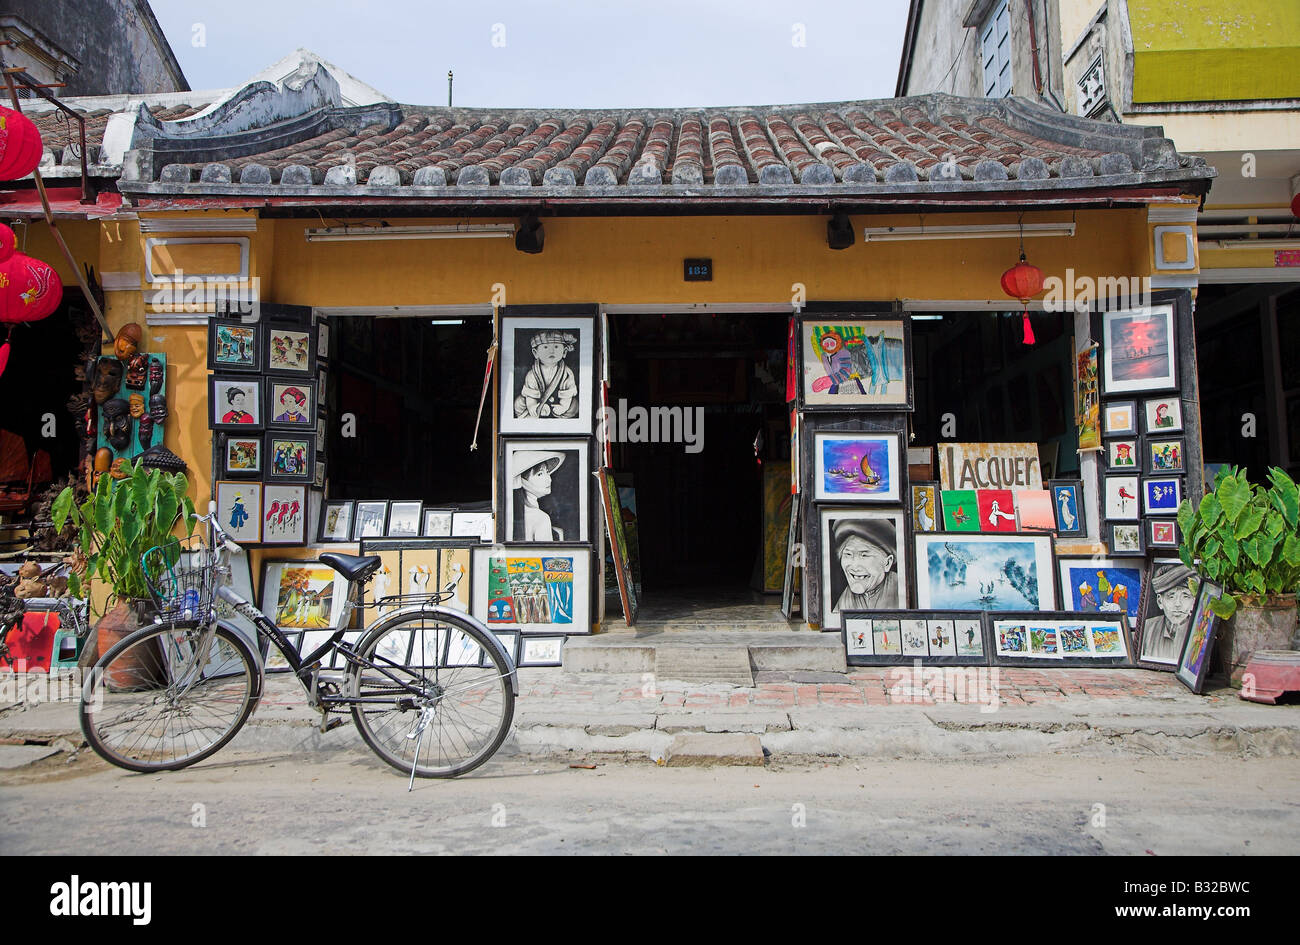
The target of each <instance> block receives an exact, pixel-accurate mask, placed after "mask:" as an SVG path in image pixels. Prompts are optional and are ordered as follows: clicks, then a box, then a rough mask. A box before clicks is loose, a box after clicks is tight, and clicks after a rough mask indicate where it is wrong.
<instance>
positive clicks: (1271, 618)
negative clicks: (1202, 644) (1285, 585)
mask: <svg viewBox="0 0 1300 945" xmlns="http://www.w3.org/2000/svg"><path fill="white" fill-rule="evenodd" d="M1295 633H1296V597H1295V595H1294V594H1280V595H1276V596H1272V597H1262V598H1260V597H1248V596H1245V595H1240V596H1238V598H1237V612H1236V613H1235V614H1233V615H1232V618H1231V619H1230V620H1225V621H1224V622H1223V623H1222V624H1220V626H1219V634H1218V644H1217V645H1216V649H1217V650H1218V651H1219V663H1220V665H1222V666H1223V668H1224V671H1225V672H1226V673H1227V674H1228V680H1229V682H1230V683H1231V684H1232V685H1233V686H1235V687H1238V688H1240V686H1241V676H1242V673H1244V672H1245V670H1246V664H1247V663H1249V662H1250V657H1251V654H1252V653H1254V652H1255V651H1256V650H1286V649H1290V648H1291V640H1292V637H1293V635H1294V634H1295Z"/></svg>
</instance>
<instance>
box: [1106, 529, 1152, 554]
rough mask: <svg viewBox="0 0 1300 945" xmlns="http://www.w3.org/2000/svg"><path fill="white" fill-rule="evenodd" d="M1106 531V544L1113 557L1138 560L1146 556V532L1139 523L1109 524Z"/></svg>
mask: <svg viewBox="0 0 1300 945" xmlns="http://www.w3.org/2000/svg"><path fill="white" fill-rule="evenodd" d="M1106 530H1107V539H1108V540H1107V542H1106V544H1107V545H1109V546H1110V553H1111V554H1113V555H1114V556H1115V557H1117V558H1140V557H1142V556H1143V555H1144V554H1146V550H1147V548H1146V537H1145V536H1146V532H1145V530H1144V529H1143V528H1142V523H1141V522H1109V523H1108V524H1107V526H1106Z"/></svg>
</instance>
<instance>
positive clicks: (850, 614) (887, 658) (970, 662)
mask: <svg viewBox="0 0 1300 945" xmlns="http://www.w3.org/2000/svg"><path fill="white" fill-rule="evenodd" d="M841 617H842V622H843V624H844V627H843V629H842V630H841V631H840V636H841V637H842V638H843V640H844V655H845V659H846V661H847V662H848V664H849V665H850V666H898V665H910V664H911V662H912V661H913V660H915V659H924V660H925V661H926V663H929V664H931V665H936V666H987V665H988V661H989V656H988V647H987V646H986V645H985V638H984V621H983V620H982V619H981V616H980V612H979V611H978V610H892V611H856V610H846V611H844V612H843V614H842V615H841Z"/></svg>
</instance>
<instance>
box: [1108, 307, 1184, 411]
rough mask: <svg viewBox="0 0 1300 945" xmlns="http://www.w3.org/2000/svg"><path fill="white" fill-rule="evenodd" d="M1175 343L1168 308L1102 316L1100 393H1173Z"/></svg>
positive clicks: (1172, 316) (1115, 312) (1175, 384)
mask: <svg viewBox="0 0 1300 945" xmlns="http://www.w3.org/2000/svg"><path fill="white" fill-rule="evenodd" d="M1175 341H1176V339H1175V336H1174V306H1173V305H1172V304H1169V305H1155V306H1152V307H1150V308H1142V309H1128V310H1120V311H1113V312H1102V313H1101V361H1102V391H1103V393H1106V394H1121V393H1130V392H1133V391H1157V390H1174V389H1177V387H1178V346H1177V344H1176V343H1175Z"/></svg>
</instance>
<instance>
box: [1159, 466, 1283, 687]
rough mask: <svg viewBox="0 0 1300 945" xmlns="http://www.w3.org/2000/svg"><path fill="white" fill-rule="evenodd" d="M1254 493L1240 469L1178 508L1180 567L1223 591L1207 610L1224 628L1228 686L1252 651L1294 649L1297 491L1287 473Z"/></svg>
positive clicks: (1274, 472) (1225, 472)
mask: <svg viewBox="0 0 1300 945" xmlns="http://www.w3.org/2000/svg"><path fill="white" fill-rule="evenodd" d="M1268 480H1269V485H1268V486H1267V487H1265V486H1264V485H1252V484H1251V483H1250V482H1249V481H1248V480H1247V479H1246V477H1245V476H1244V475H1242V472H1241V470H1240V469H1239V468H1237V467H1232V468H1225V469H1222V470H1220V471H1219V475H1218V477H1217V478H1216V479H1215V480H1214V488H1213V490H1212V491H1210V492H1208V493H1207V494H1206V495H1205V497H1204V498H1202V499H1201V501H1200V504H1199V505H1196V506H1193V505H1192V503H1191V500H1189V499H1184V500H1183V502H1182V504H1181V505H1180V506H1179V508H1178V526H1179V528H1181V529H1182V531H1183V542H1182V545H1181V546H1180V547H1179V549H1178V555H1179V557H1180V558H1182V561H1183V564H1185V565H1187V566H1188V567H1189V568H1193V569H1194V570H1196V571H1198V572H1199V573H1200V574H1201V575H1203V576H1204V577H1206V578H1207V579H1209V580H1211V581H1213V582H1214V583H1216V584H1219V585H1222V587H1223V589H1224V594H1223V596H1222V597H1220V598H1219V599H1218V600H1217V601H1211V602H1210V608H1211V610H1213V611H1214V613H1215V614H1216V615H1218V616H1219V617H1220V618H1222V619H1223V620H1224V624H1223V626H1222V628H1221V630H1220V634H1219V654H1220V658H1221V662H1222V663H1223V665H1224V667H1225V669H1226V670H1227V672H1228V675H1229V679H1230V681H1231V682H1232V684H1233V685H1234V686H1235V685H1240V684H1241V675H1242V672H1243V671H1244V670H1245V668H1246V664H1247V663H1248V662H1249V661H1250V657H1251V654H1252V653H1254V652H1255V651H1256V650H1285V649H1290V647H1291V637H1292V635H1293V634H1294V633H1295V630H1296V591H1297V589H1300V488H1297V486H1296V483H1295V482H1294V480H1292V479H1291V477H1290V476H1288V475H1287V474H1286V473H1285V472H1284V471H1282V470H1281V469H1278V468H1276V467H1275V468H1273V469H1270V470H1269V471H1268Z"/></svg>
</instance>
